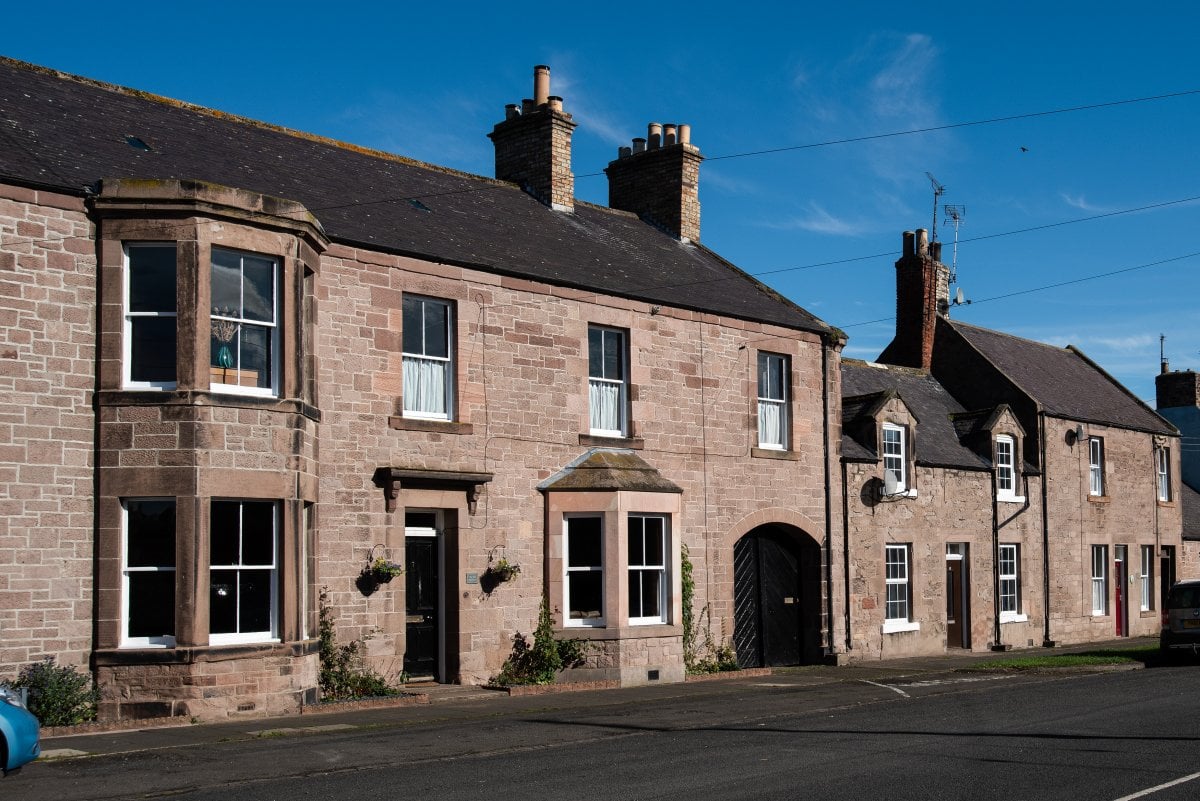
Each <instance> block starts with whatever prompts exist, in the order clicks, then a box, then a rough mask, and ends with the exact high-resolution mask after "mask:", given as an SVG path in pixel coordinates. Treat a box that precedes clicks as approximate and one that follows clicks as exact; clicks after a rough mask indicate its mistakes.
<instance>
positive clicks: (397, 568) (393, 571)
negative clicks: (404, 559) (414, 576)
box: [367, 556, 404, 584]
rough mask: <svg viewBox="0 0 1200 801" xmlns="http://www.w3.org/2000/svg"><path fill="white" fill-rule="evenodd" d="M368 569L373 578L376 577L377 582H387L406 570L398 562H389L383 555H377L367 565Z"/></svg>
mask: <svg viewBox="0 0 1200 801" xmlns="http://www.w3.org/2000/svg"><path fill="white" fill-rule="evenodd" d="M367 570H368V571H369V572H370V573H371V578H373V579H375V581H376V583H378V584H387V583H388V582H389V581H391V580H392V579H394V578H395V577H396V576H399V575H400V574H402V573H403V572H404V566H403V565H401V564H400V563H398V562H389V561H388V560H387V559H385V558H384V557H382V556H377V557H375V559H374V560H373V561H372V562H371V564H370V565H369V566H368V567H367Z"/></svg>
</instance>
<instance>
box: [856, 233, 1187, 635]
mask: <svg viewBox="0 0 1200 801" xmlns="http://www.w3.org/2000/svg"><path fill="white" fill-rule="evenodd" d="M940 250H941V246H940V244H939V243H930V242H928V241H927V238H926V232H925V231H923V230H917V231H915V232H907V233H905V235H904V241H903V251H902V255H901V257H900V259H899V260H898V261H897V262H896V286H897V295H896V297H897V301H896V304H897V313H896V336H895V338H894V339H893V341H892V343H891V344H890V345H889V346H888V347H887V348H886V349H885V350H884V352H883V353H882V354H881V355H880V357H879V362H880V364H868V363H856V362H851V361H849V360H847V361H845V362H843V366H842V393H843V399H842V403H843V409H844V412H843V414H844V419H843V439H842V443H843V445H842V462H843V470H844V478H843V484H844V487H845V493H846V504H847V505H846V514H845V516H844V525H845V527H846V534H845V536H844V539H845V545H844V546H843V550H844V552H845V553H846V554H847V556H848V559H847V567H846V575H847V576H848V579H847V582H846V584H845V586H846V592H847V598H846V607H845V609H846V614H847V626H846V630H847V631H848V632H849V637H850V639H849V640H848V641H847V643H846V656H848V657H851V658H854V657H860V658H861V657H887V656H903V655H916V654H928V653H940V652H943V651H945V650H946V649H951V648H970V649H974V650H984V649H989V648H991V649H996V650H1003V649H1008V648H1011V647H1028V646H1042V645H1045V646H1052V645H1054V644H1057V643H1078V642H1089V641H1098V640H1105V639H1111V638H1113V637H1124V636H1147V635H1156V634H1157V633H1158V630H1159V627H1160V612H1161V598H1162V596H1163V595H1164V594H1165V592H1166V589H1167V588H1168V587H1169V586H1170V584H1171V583H1172V582H1173V581H1174V580H1175V578H1176V575H1177V573H1178V571H1179V567H1180V558H1181V556H1182V555H1183V553H1182V546H1183V541H1182V539H1181V532H1182V528H1183V519H1182V511H1181V504H1180V493H1181V489H1182V485H1181V483H1180V480H1179V476H1180V470H1179V465H1180V462H1179V454H1180V447H1179V444H1180V438H1179V432H1178V431H1177V430H1176V429H1175V427H1174V426H1172V425H1171V424H1170V423H1169V422H1167V421H1166V420H1164V419H1163V418H1162V417H1159V416H1158V415H1157V414H1155V412H1154V411H1153V410H1151V409H1150V408H1149V407H1148V406H1146V405H1145V404H1144V403H1142V402H1141V401H1140V400H1138V399H1137V398H1136V397H1135V396H1134V395H1133V394H1132V393H1130V392H1129V391H1128V390H1126V389H1125V388H1124V387H1122V386H1121V385H1120V384H1119V383H1117V382H1116V381H1115V380H1114V379H1113V378H1112V377H1111V376H1109V375H1108V374H1107V373H1105V372H1104V371H1103V370H1102V369H1101V368H1100V367H1099V366H1097V365H1096V364H1095V363H1094V362H1092V361H1091V360H1089V359H1088V358H1087V357H1086V356H1085V355H1084V354H1083V353H1081V352H1080V351H1079V350H1077V349H1075V348H1073V347H1067V348H1058V347H1053V346H1050V345H1045V344H1042V343H1039V342H1033V341H1031V340H1027V339H1022V338H1020V337H1015V336H1012V335H1009V334H1004V333H1001V332H998V331H991V330H988V329H984V328H979V327H977V326H972V325H967V324H965V323H962V322H958V321H954V320H951V319H950V317H949V311H950V310H951V308H952V304H951V302H950V297H949V291H948V287H949V280H948V279H949V270H948V268H947V267H946V265H945V264H943V263H941V259H940V256H941V254H940Z"/></svg>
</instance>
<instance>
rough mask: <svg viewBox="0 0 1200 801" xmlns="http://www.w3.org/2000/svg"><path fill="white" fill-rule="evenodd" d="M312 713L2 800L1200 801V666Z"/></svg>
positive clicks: (745, 684)
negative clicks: (332, 716)
mask: <svg viewBox="0 0 1200 801" xmlns="http://www.w3.org/2000/svg"><path fill="white" fill-rule="evenodd" d="M831 675H833V676H834V677H833V678H831V677H830V676H831ZM859 675H862V676H864V677H865V676H868V675H869V676H870V678H857V676H859ZM310 717H311V720H310V719H309V718H306V719H305V720H304V722H303V725H301V726H293V725H289V726H287V727H278V728H274V729H272V728H266V727H269V726H271V725H272V721H263V722H262V725H263V726H264V727H265V728H263V729H261V730H255V731H247V730H246V729H245V727H244V726H243V727H242V728H241V729H237V730H235V729H233V728H229V729H222V728H221V727H219V726H211V727H210V726H206V727H189V728H185V729H182V730H175V729H164V730H160V731H158V732H142V733H138V735H137V737H140V739H136V738H133V737H132V736H128V735H127V736H126V737H125V738H124V739H122V738H119V737H114V738H111V739H110V740H108V741H101V740H100V739H99V738H100V737H101V736H100V735H94V736H93V737H91V738H70V739H64V740H62V741H59V742H57V743H54V745H56V746H62V745H67V746H70V745H71V743H72V742H74V743H75V745H76V747H78V748H79V749H80V750H88V743H87V741H88V740H91V739H93V738H95V744H96V745H104V746H105V747H104V748H99V749H98V750H107V751H110V752H111V753H106V754H103V755H98V756H89V757H86V758H77V759H64V760H51V761H45V762H37V763H34V764H33V765H31V766H29V767H27V768H26V769H25V770H24V771H23V772H21V773H20V774H16V775H14V776H10V777H8V778H6V779H3V780H0V799H5V800H7V799H21V800H22V801H23V800H24V799H53V801H73V799H88V800H89V801H101V800H102V799H135V798H137V799H145V798H158V797H170V798H172V799H188V801H200V800H201V799H204V800H205V801H208V800H210V799H211V800H212V801H260V800H264V799H286V801H295V800H298V799H356V800H358V799H361V800H362V801H368V800H370V799H439V800H440V799H447V800H454V801H457V800H458V799H463V800H464V801H465V800H467V799H469V800H470V801H480V799H489V798H522V799H622V800H624V799H654V798H671V799H674V798H687V799H697V801H704V800H706V799H721V800H722V801H728V800H729V799H785V798H786V799H800V798H818V799H859V798H861V799H872V800H873V801H874V800H875V799H888V800H889V801H894V800H895V799H930V800H932V799H969V800H970V801H985V800H986V799H1003V800H1004V801H1019V800H1021V799H1028V800H1030V801H1035V800H1037V799H1055V800H1056V801H1057V800H1058V799H1097V800H1103V801H1118V799H1123V800H1124V801H1132V799H1133V798H1146V799H1151V800H1152V801H1179V800H1180V799H1189V801H1194V799H1196V798H1200V667H1196V666H1183V667H1170V668H1155V669H1147V670H1136V671H1125V672H1116V673H1103V674H1094V675H1076V674H1070V675H1063V674H1056V675H1039V676H1030V675H1019V676H1014V675H987V674H985V675H974V674H954V673H927V674H919V675H912V676H903V675H890V674H886V673H884V674H856V673H854V672H852V671H849V670H847V669H840V671H839V672H838V673H836V674H829V673H827V672H821V673H815V672H806V671H804V670H796V671H787V672H781V673H777V674H776V675H773V676H771V677H767V678H759V679H739V680H734V681H722V682H711V683H705V684H687V685H675V686H674V687H655V688H646V689H644V690H643V689H633V690H620V691H606V692H594V693H572V694H569V695H567V694H564V695H551V696H541V697H536V698H524V699H518V698H511V699H510V698H507V697H505V698H497V699H494V700H483V701H468V702H461V703H456V704H448V705H437V706H432V707H421V708H418V709H410V710H404V711H395V710H393V711H389V712H374V713H361V714H359V715H356V716H355V718H354V722H353V723H347V722H346V721H345V720H344V719H340V718H339V719H337V722H331V721H329V720H322V719H321V716H310ZM198 729H203V731H202V732H201V731H197V730H198ZM223 732H224V733H223ZM1181 780H1182V781H1181ZM1172 782H1178V783H1176V784H1173V785H1171V786H1167V787H1163V788H1162V789H1157V790H1154V789H1152V788H1158V787H1160V786H1162V785H1167V784H1169V783H1172ZM1147 790H1150V792H1148V793H1147V792H1146V791H1147ZM1139 793H1141V795H1138V794H1139Z"/></svg>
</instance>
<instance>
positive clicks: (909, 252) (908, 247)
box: [901, 231, 917, 256]
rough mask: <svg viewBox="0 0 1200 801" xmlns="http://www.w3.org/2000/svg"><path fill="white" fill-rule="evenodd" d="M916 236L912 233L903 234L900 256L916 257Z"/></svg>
mask: <svg viewBox="0 0 1200 801" xmlns="http://www.w3.org/2000/svg"><path fill="white" fill-rule="evenodd" d="M916 243H917V235H916V234H915V233H914V232H912V231H905V232H904V251H903V253H902V254H901V255H904V256H913V255H916V247H917V244H916Z"/></svg>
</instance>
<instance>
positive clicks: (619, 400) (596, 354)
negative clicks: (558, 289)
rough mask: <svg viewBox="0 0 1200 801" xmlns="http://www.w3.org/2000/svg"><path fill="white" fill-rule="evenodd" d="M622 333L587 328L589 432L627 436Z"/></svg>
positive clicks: (626, 376) (609, 329) (605, 329)
mask: <svg viewBox="0 0 1200 801" xmlns="http://www.w3.org/2000/svg"><path fill="white" fill-rule="evenodd" d="M626 352H627V347H626V343H625V332H624V331H621V330H619V329H616V328H602V327H600V326H596V325H593V326H589V327H588V416H589V420H590V429H591V433H592V434H596V435H599V436H604V437H624V436H627V433H626V432H627V431H628V427H627V421H626V407H627V403H628V400H627V399H628V397H629V371H628V369H627V366H626Z"/></svg>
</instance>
